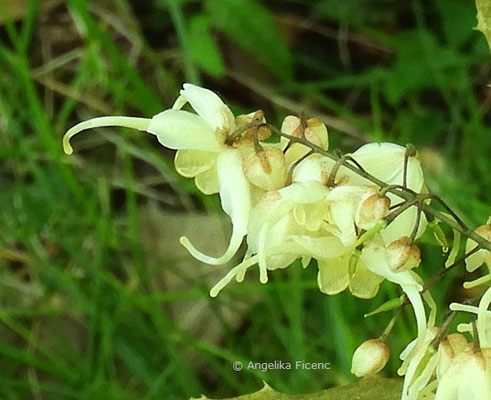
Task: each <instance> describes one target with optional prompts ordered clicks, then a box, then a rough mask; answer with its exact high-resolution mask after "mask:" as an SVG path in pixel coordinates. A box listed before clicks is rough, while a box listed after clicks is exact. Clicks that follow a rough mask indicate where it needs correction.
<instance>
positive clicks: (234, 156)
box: [63, 84, 491, 399]
mask: <svg viewBox="0 0 491 400" xmlns="http://www.w3.org/2000/svg"><path fill="white" fill-rule="evenodd" d="M186 104H189V106H190V108H191V109H192V111H185V110H183V107H184V106H185V105H186ZM104 126H123V127H129V128H134V129H138V130H142V131H146V132H148V133H151V134H153V135H155V136H156V137H157V139H158V141H159V142H160V143H161V144H162V145H163V146H165V147H167V148H170V149H175V150H177V152H176V154H175V160H174V162H175V168H176V170H177V172H178V173H180V174H181V175H183V176H185V177H188V178H194V181H195V184H196V187H197V188H198V189H199V190H200V191H201V192H203V193H204V194H206V195H211V194H215V193H218V194H219V196H220V200H221V206H222V208H223V210H224V211H225V213H226V214H227V215H228V216H229V217H230V220H231V223H232V235H231V238H230V242H229V245H228V247H227V249H225V251H224V252H223V254H222V255H220V256H217V257H214V256H211V255H207V254H204V253H203V252H201V251H200V250H198V249H196V247H195V246H193V244H192V243H191V241H190V240H189V239H188V238H187V237H181V239H180V243H181V244H182V245H183V246H184V247H185V248H186V249H187V250H188V251H189V253H190V254H191V255H193V256H194V257H195V258H196V259H198V260H200V261H202V262H204V263H208V264H213V265H221V264H226V263H228V262H229V261H230V260H231V259H232V258H233V257H234V256H235V255H236V254H237V253H238V251H239V248H240V246H241V245H242V243H243V241H244V240H245V241H246V242H247V251H246V252H245V256H244V258H243V260H242V261H241V262H240V263H239V264H238V265H236V266H235V267H234V268H232V269H231V270H230V271H229V272H228V273H227V274H226V276H224V277H223V278H222V279H221V280H220V281H219V282H218V283H216V285H215V286H214V287H213V288H212V289H211V291H210V295H211V296H212V297H215V296H217V295H218V293H219V292H220V291H221V290H222V289H223V288H224V287H225V286H226V285H227V284H228V283H230V282H231V281H232V280H233V279H235V280H236V281H237V282H241V281H242V280H243V279H244V277H245V274H246V272H247V270H248V269H249V268H251V267H253V266H255V265H257V266H258V269H259V280H260V282H262V283H266V282H267V281H268V273H269V271H272V270H276V269H282V268H286V267H288V266H289V265H291V264H292V263H293V262H294V261H295V260H301V262H302V265H303V266H304V267H307V266H308V265H309V264H310V261H311V260H312V259H314V260H316V264H317V266H318V285H319V289H320V290H321V291H322V292H323V293H325V294H328V295H334V294H337V293H340V292H342V291H344V290H345V289H347V288H349V290H350V292H351V293H352V294H353V295H354V296H357V297H360V298H365V299H368V298H372V297H374V296H375V295H376V294H377V292H378V289H379V285H380V283H381V282H382V281H383V280H384V279H387V280H389V281H391V282H393V283H395V284H397V285H399V286H400V287H401V289H402V290H403V291H404V293H405V295H406V296H407V298H408V300H409V301H410V303H411V305H412V307H413V310H414V313H415V317H416V322H417V328H418V336H417V339H416V340H415V341H414V342H413V343H411V344H410V345H409V346H408V348H407V349H406V350H405V352H404V353H403V354H402V355H401V357H402V359H403V366H402V367H401V372H402V373H404V374H405V375H406V379H405V385H404V394H403V398H407V399H416V398H417V397H415V396H418V393H420V392H421V391H422V390H423V389H424V390H427V391H430V389H431V386H430V389H427V388H428V383H429V382H430V380H431V379H432V377H433V376H434V371H435V370H436V371H437V372H436V376H437V380H436V381H435V382H437V383H438V382H444V381H445V382H446V381H451V382H452V385H453V386H452V388H453V389H445V390H446V392H445V393H449V391H451V392H452V393H460V392H461V391H465V390H466V387H467V386H466V385H468V383H466V382H467V381H466V380H462V379H461V380H460V381H458V380H457V379H456V378H454V374H456V372H454V371H457V370H459V368H460V369H462V368H463V367H462V365H465V366H466V368H467V366H468V367H469V368H470V369H472V371H475V373H472V374H471V375H472V379H473V380H472V382H477V383H476V384H479V385H480V386H483V383H482V382H484V380H485V378H481V375H482V374H481V372H482V371H481V370H482V368H481V364H482V363H481V359H486V360H488V361H487V365H489V349H487V350H486V349H485V348H483V350H482V351H481V353H480V355H479V356H477V355H475V353H472V354H470V352H471V350H469V345H467V344H465V345H464V344H463V341H462V337H461V336H449V337H448V338H447V339H446V341H445V342H442V343H441V344H440V347H439V349H438V351H434V352H433V353H431V354H430V356H428V354H429V353H428V352H429V351H430V350H428V349H431V348H432V346H431V344H432V340H433V338H434V336H435V335H436V333H435V329H436V328H434V319H435V316H434V312H433V313H431V314H430V316H429V318H427V316H426V312H425V307H424V304H423V296H422V295H421V291H422V290H423V281H422V279H421V278H420V277H419V276H418V275H417V273H416V272H415V269H416V268H417V267H418V266H419V264H420V262H421V254H420V250H419V248H418V247H417V246H416V245H415V244H414V241H415V240H416V239H417V238H418V237H419V236H420V235H421V234H422V233H423V232H424V231H425V229H426V227H427V221H426V219H425V215H424V213H422V212H421V209H420V206H421V201H422V200H420V201H419V203H418V202H411V201H410V200H407V199H406V200H405V201H404V199H403V200H401V198H400V197H398V196H397V195H395V194H393V193H391V190H389V188H399V189H401V190H402V191H404V192H405V193H411V194H412V195H414V197H417V196H418V195H419V194H420V193H421V192H424V191H425V188H424V181H423V173H422V170H421V166H420V164H419V161H418V159H417V155H416V152H414V151H408V149H406V148H404V147H401V146H398V145H395V144H391V143H370V144H367V145H364V146H362V147H360V148H359V149H358V150H356V151H355V152H353V153H351V154H349V155H346V156H343V157H342V158H340V159H338V160H337V161H336V159H335V158H334V159H333V158H330V157H327V156H326V153H325V151H326V150H327V149H328V144H329V141H328V133H327V128H326V126H325V125H324V124H323V123H322V122H321V121H320V120H318V119H315V118H310V119H306V118H304V117H297V116H287V117H286V118H285V120H284V121H283V124H282V126H281V129H276V128H273V127H272V126H270V125H269V124H267V123H266V120H265V117H264V114H263V112H262V111H260V110H259V111H255V112H252V113H250V114H246V115H238V116H234V115H233V113H232V111H231V110H230V108H229V107H228V106H227V105H226V104H224V103H223V101H222V100H221V99H220V98H219V97H218V96H217V95H216V94H215V93H213V92H211V91H209V90H207V89H204V88H200V87H198V86H194V85H191V84H185V85H184V87H183V89H182V90H181V92H180V96H179V97H178V98H177V100H176V102H175V104H174V106H173V107H172V109H169V110H165V111H163V112H161V113H159V114H157V115H155V116H154V117H153V118H151V119H147V118H133V117H122V116H116V117H114V116H113V117H100V118H94V119H91V120H89V121H85V122H82V123H80V124H78V125H76V126H75V127H73V128H71V129H70V130H69V131H68V132H67V133H66V135H65V137H64V142H63V144H64V148H65V151H66V152H67V153H69V154H70V153H71V152H72V148H71V146H70V144H69V140H70V138H71V137H72V136H73V135H75V134H77V133H78V132H80V131H82V130H85V129H89V128H95V127H104ZM273 132H274V133H278V134H279V136H280V138H279V140H276V141H274V140H271V139H274V138H271V139H270V137H271V136H272V134H273ZM294 139H301V140H294ZM306 144H311V145H312V146H307V145H306ZM312 149H317V150H320V151H317V152H314V151H312ZM323 152H324V153H323ZM347 163H349V165H351V166H353V167H354V168H348V166H349V165H347ZM361 172H362V173H361ZM368 177H371V178H372V179H368ZM374 182H375V183H374ZM377 182H378V183H377ZM380 182H382V183H383V185H382V184H379V183H380ZM415 205H418V207H414V206H415ZM490 227H491V225H489V224H488V225H486V226H484V227H483V228H482V231H483V232H482V233H481V234H482V235H483V236H485V235H488V236H490V235H491V230H490ZM475 245H476V243H475V242H472V241H470V242H469V243H468V248H469V249H472V248H473V246H475ZM484 262H485V263H487V265H488V267H491V260H490V258H489V252H486V251H485V250H479V251H476V252H474V254H473V256H472V258H471V257H469V259H468V265H467V267H468V269H469V271H473V270H474V269H477V268H478V267H479V266H480V265H481V264H483V263H484ZM490 279H491V275H489V274H488V275H486V276H485V277H484V278H482V279H481V280H479V282H477V284H480V283H482V282H484V281H486V282H488V281H489V280H490ZM488 293H489V291H488ZM486 296H487V297H486ZM486 296H485V298H486V299H484V298H483V302H482V304H485V305H484V306H482V307H486V309H487V305H486V304H489V296H490V295H489V294H487V295H486ZM424 299H425V301H426V302H427V303H428V304H429V306H430V308H431V309H434V303H433V301H432V299H431V296H429V293H426V295H425V297H424ZM486 301H487V303H486ZM482 307H481V306H480V307H479V310H478V311H476V309H474V308H472V309H468V308H466V311H471V312H474V311H476V312H477V313H478V321H481V322H478V325H479V324H481V325H479V326H486V327H485V328H482V327H481V328H480V329H481V331H482V332H480V337H482V338H481V346H483V343H484V344H485V343H488V344H485V347H489V342H490V340H491V338H489V333H490V332H489V314H488V311H485V312H483V311H482ZM433 311H434V310H433ZM483 320H484V321H485V322H482V321H483ZM486 335H487V336H486ZM486 337H487V339H486ZM486 340H487V342H486ZM486 357H487V358H486ZM388 358H389V351H388V347H387V346H386V344H385V343H383V341H380V340H371V341H368V342H365V343H364V344H363V345H362V346H360V348H359V349H358V350H357V352H356V353H355V355H354V358H353V373H355V374H356V375H357V376H364V375H367V374H371V373H375V372H378V371H379V370H381V369H382V368H383V367H384V365H385V364H386V362H387V360H388ZM480 368H481V369H480ZM485 371H487V372H485V373H487V374H489V371H488V370H485ZM478 372H479V373H478ZM483 373H484V372H483ZM479 374H481V375H479ZM466 376H467V375H466ZM482 376H484V377H485V375H482ZM488 377H489V376H488ZM469 379H470V378H469ZM464 381H465V382H464ZM431 385H433V383H431ZM438 387H440V386H438ZM443 390H444V389H442V390H440V389H438V390H437V392H436V396H437V397H436V398H437V399H446V398H452V399H453V398H455V399H457V398H458V399H463V398H464V397H458V396H457V395H454V397H448V396H447V394H441V395H440V393H443ZM445 396H447V397H445ZM465 398H467V397H465ZM475 398H476V399H477V397H475ZM482 398H484V397H482Z"/></svg>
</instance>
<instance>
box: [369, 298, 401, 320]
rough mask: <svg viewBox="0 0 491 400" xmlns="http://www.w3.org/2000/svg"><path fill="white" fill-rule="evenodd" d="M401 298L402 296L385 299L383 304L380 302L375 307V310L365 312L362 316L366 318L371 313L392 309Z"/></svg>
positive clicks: (397, 305)
mask: <svg viewBox="0 0 491 400" xmlns="http://www.w3.org/2000/svg"><path fill="white" fill-rule="evenodd" d="M402 299H403V296H401V297H397V298H395V299H390V300H388V301H386V302H385V303H384V304H382V305H381V306H380V307H377V308H376V309H375V310H373V311H370V312H369V313H367V314H365V315H364V317H365V318H367V317H371V316H372V315H375V314H380V313H382V312H385V311H390V310H394V309H396V308H397V307H399V306H400V305H401V304H402V301H403V300H402Z"/></svg>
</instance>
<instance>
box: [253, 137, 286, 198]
mask: <svg viewBox="0 0 491 400" xmlns="http://www.w3.org/2000/svg"><path fill="white" fill-rule="evenodd" d="M244 174H245V176H246V177H247V179H248V180H249V182H250V183H252V184H253V185H256V186H257V187H260V188H261V189H264V190H276V189H279V188H282V187H283V186H284V185H285V180H286V164H285V156H284V154H283V152H282V151H281V150H280V149H278V148H276V147H265V148H264V149H263V151H259V152H257V153H256V152H255V151H254V152H252V153H250V154H249V155H247V156H246V157H245V160H244Z"/></svg>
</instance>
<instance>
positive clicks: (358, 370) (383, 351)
mask: <svg viewBox="0 0 491 400" xmlns="http://www.w3.org/2000/svg"><path fill="white" fill-rule="evenodd" d="M389 358H390V350H389V346H387V345H386V344H385V343H384V342H382V341H381V340H379V339H369V340H366V341H365V342H363V343H362V344H361V345H360V346H359V347H358V348H357V349H356V350H355V354H353V360H352V361H351V373H352V374H355V375H356V376H357V377H358V378H361V377H364V376H367V375H373V374H376V373H377V372H379V371H381V370H382V368H384V367H385V365H386V364H387V362H388V361H389Z"/></svg>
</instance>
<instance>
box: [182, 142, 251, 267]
mask: <svg viewBox="0 0 491 400" xmlns="http://www.w3.org/2000/svg"><path fill="white" fill-rule="evenodd" d="M217 171H218V182H219V186H220V200H221V203H222V208H223V210H224V211H225V212H226V213H227V214H228V215H229V216H230V218H231V220H232V237H231V239H230V243H229V246H228V248H227V250H226V251H225V253H224V254H223V255H222V256H220V257H217V258H215V257H210V256H207V255H205V254H203V253H201V252H199V251H198V250H196V249H195V248H194V247H193V245H192V244H191V243H190V242H189V240H188V238H187V237H184V236H183V237H181V244H182V245H183V246H184V247H185V248H186V249H187V250H188V251H189V252H190V253H191V254H192V255H193V256H194V257H195V258H197V259H198V260H200V261H203V262H205V263H207V264H213V265H220V264H225V263H226V262H228V261H230V259H231V258H232V257H233V256H234V255H235V253H236V252H237V250H238V249H239V247H240V245H241V243H242V240H243V238H244V236H245V235H246V234H247V224H248V222H249V214H250V210H251V193H250V188H249V182H248V181H247V179H246V177H245V176H244V171H243V168H242V156H241V155H240V152H239V151H238V150H235V149H234V150H225V151H223V152H221V153H220V154H219V155H218V159H217Z"/></svg>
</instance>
